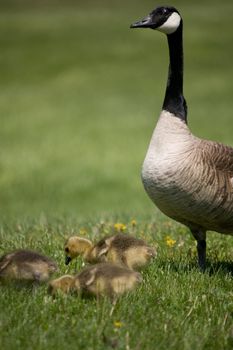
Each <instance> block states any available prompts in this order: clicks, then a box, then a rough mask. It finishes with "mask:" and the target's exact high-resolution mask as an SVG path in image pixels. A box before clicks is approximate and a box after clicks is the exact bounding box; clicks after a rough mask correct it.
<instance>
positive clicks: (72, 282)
mask: <svg viewBox="0 0 233 350" xmlns="http://www.w3.org/2000/svg"><path fill="white" fill-rule="evenodd" d="M141 281H142V276H141V274H140V273H139V272H135V271H132V270H130V269H128V268H125V267H121V266H118V265H115V264H112V263H100V264H96V265H92V266H88V267H86V268H85V269H83V270H82V271H81V272H80V273H79V274H78V275H76V276H70V275H65V276H62V277H60V278H58V279H55V280H53V281H51V282H50V284H49V292H50V293H51V294H52V295H54V294H55V293H56V292H57V291H61V292H63V293H69V292H71V291H76V292H78V293H79V294H90V295H94V296H97V297H99V296H103V295H107V296H109V297H110V298H114V297H117V296H119V295H121V294H123V293H125V292H128V291H131V290H133V289H134V288H135V287H136V285H137V284H139V283H140V282H141Z"/></svg>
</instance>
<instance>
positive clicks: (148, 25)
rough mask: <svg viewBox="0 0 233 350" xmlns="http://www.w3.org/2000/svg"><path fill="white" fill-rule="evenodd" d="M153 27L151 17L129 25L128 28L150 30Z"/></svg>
mask: <svg viewBox="0 0 233 350" xmlns="http://www.w3.org/2000/svg"><path fill="white" fill-rule="evenodd" d="M152 25H153V23H152V18H151V15H148V16H147V17H145V18H143V19H142V20H141V21H138V22H135V23H133V24H131V26H130V28H151V26H152Z"/></svg>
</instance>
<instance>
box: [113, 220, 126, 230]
mask: <svg viewBox="0 0 233 350" xmlns="http://www.w3.org/2000/svg"><path fill="white" fill-rule="evenodd" d="M114 229H115V230H116V231H117V232H124V231H125V230H126V225H125V224H121V223H119V222H118V223H116V224H114Z"/></svg>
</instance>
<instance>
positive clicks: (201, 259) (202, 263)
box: [191, 229, 206, 272]
mask: <svg viewBox="0 0 233 350" xmlns="http://www.w3.org/2000/svg"><path fill="white" fill-rule="evenodd" d="M191 232H192V234H193V236H194V238H195V239H196V241H197V254H198V265H199V268H200V270H201V271H202V272H204V271H205V268H206V232H205V231H202V230H192V229H191Z"/></svg>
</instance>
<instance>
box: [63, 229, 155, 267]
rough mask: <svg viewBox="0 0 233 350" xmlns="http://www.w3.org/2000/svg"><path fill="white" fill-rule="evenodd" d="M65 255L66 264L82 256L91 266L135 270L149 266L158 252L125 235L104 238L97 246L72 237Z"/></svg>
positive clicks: (137, 239)
mask: <svg viewBox="0 0 233 350" xmlns="http://www.w3.org/2000/svg"><path fill="white" fill-rule="evenodd" d="M65 255H66V264H68V263H69V262H70V261H71V260H72V259H73V258H75V257H77V256H78V255H81V256H82V257H83V259H84V260H85V261H87V262H89V263H91V264H94V263H96V262H112V263H115V264H118V265H122V266H126V267H128V268H130V269H132V270H133V269H138V268H141V267H143V266H145V265H147V264H148V263H149V262H150V261H151V259H152V258H153V257H155V256H156V250H155V248H154V247H150V246H149V245H148V244H147V243H146V242H145V241H144V240H142V239H139V238H136V237H134V236H131V235H125V234H117V235H113V236H107V237H104V238H102V239H101V240H100V241H99V242H97V243H96V244H94V243H92V242H91V241H89V240H88V239H86V238H82V237H78V236H72V237H70V238H69V239H68V240H67V242H66V244H65Z"/></svg>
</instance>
